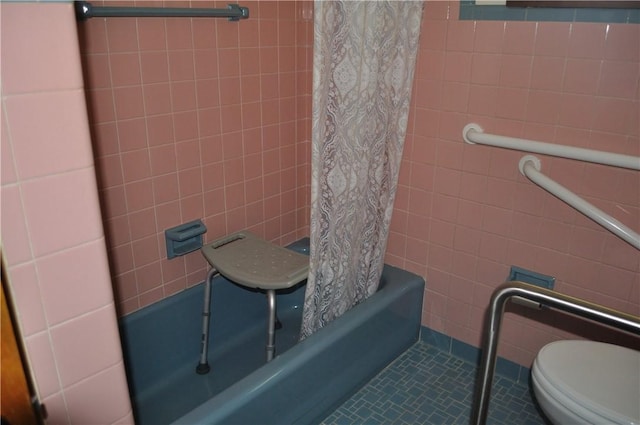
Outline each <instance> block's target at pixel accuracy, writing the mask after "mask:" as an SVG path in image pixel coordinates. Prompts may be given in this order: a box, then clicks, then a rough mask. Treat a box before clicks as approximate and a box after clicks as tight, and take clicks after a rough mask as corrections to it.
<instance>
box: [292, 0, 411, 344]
mask: <svg viewBox="0 0 640 425" xmlns="http://www.w3.org/2000/svg"><path fill="white" fill-rule="evenodd" d="M422 7H423V4H422V1H343V0H339V1H338V0H336V1H321V0H317V1H316V2H315V12H314V19H315V21H314V58H313V114H312V120H313V123H312V160H311V161H312V164H311V167H312V180H311V228H310V234H311V235H310V239H311V263H310V269H309V279H308V283H307V288H306V294H305V302H304V313H303V321H302V330H301V338H305V337H307V336H309V335H311V334H312V333H314V332H315V331H316V330H318V329H320V328H322V327H323V326H324V325H326V324H327V323H329V322H331V321H332V320H333V319H335V318H337V317H339V316H340V315H342V314H343V313H344V312H345V311H347V310H348V309H350V308H351V307H353V306H354V305H356V304H358V303H360V302H361V301H363V300H365V299H366V298H367V297H369V296H370V295H372V294H373V293H374V292H375V291H376V289H377V287H378V282H379V279H380V275H381V273H382V267H383V261H384V253H385V249H386V245H387V236H388V232H389V223H390V220H391V212H392V209H393V201H394V197H395V193H396V186H397V180H398V170H399V168H400V159H401V156H402V147H403V144H404V138H405V134H406V128H407V120H408V115H409V102H410V99H411V87H412V83H413V74H414V68H415V61H416V55H417V49H418V38H419V35H420V24H421V20H422Z"/></svg>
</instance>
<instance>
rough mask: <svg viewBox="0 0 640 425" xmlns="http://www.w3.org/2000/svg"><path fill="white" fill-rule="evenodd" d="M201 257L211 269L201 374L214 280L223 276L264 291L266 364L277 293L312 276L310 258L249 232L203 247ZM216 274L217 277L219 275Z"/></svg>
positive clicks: (269, 357)
mask: <svg viewBox="0 0 640 425" xmlns="http://www.w3.org/2000/svg"><path fill="white" fill-rule="evenodd" d="M202 255H204V257H205V258H206V260H207V261H208V262H209V264H210V265H211V267H212V269H211V271H210V272H209V274H208V275H207V280H206V282H205V285H206V287H205V299H204V312H203V334H202V337H203V341H202V342H203V344H202V353H201V359H200V364H199V365H198V369H196V370H197V371H198V373H207V372H208V371H209V366H208V365H207V345H208V333H209V305H210V298H211V279H212V278H213V277H214V276H215V274H217V273H220V274H221V275H222V276H223V277H225V278H227V279H228V280H230V281H232V282H234V283H237V284H239V285H242V286H245V287H247V288H253V289H260V290H264V291H265V292H266V295H267V303H268V316H267V344H266V352H267V361H268V362H269V361H271V360H272V359H273V356H274V352H275V327H276V291H277V290H279V289H286V288H290V287H292V286H295V285H296V284H298V283H300V282H302V281H303V280H305V279H306V278H307V275H308V273H309V257H308V256H307V255H304V254H300V253H297V252H295V251H292V250H289V249H286V248H282V247H279V246H277V245H275V244H272V243H270V242H268V241H266V240H264V239H261V238H259V237H258V236H256V235H254V234H253V233H250V232H248V231H240V232H236V233H233V234H231V235H228V236H225V237H223V238H220V239H218V240H216V241H214V242H211V243H209V244H206V245H204V246H203V247H202ZM216 272H217V273H216Z"/></svg>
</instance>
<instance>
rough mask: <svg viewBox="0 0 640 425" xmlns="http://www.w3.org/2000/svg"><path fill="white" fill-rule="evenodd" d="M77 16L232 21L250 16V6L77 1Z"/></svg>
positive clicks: (80, 17)
mask: <svg viewBox="0 0 640 425" xmlns="http://www.w3.org/2000/svg"><path fill="white" fill-rule="evenodd" d="M75 8H76V16H77V18H78V19H80V20H87V19H89V18H175V17H178V18H179V17H185V18H229V20H230V21H238V20H240V19H247V18H249V8H247V7H243V6H239V5H237V4H230V5H229V6H228V7H227V8H226V9H199V8H188V7H184V8H183V7H181V8H178V7H118V6H104V7H103V6H93V5H92V4H91V3H89V2H86V1H76V2H75Z"/></svg>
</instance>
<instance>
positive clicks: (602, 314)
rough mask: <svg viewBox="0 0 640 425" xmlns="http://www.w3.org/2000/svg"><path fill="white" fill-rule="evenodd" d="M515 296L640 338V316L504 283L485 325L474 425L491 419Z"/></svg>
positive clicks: (475, 399)
mask: <svg viewBox="0 0 640 425" xmlns="http://www.w3.org/2000/svg"><path fill="white" fill-rule="evenodd" d="M513 297H520V298H524V299H527V300H530V301H533V302H536V303H540V304H542V305H544V306H546V307H549V308H553V309H556V310H560V311H563V312H566V313H569V314H572V315H575V316H578V317H582V318H584V319H588V320H592V321H595V322H598V323H602V324H604V325H607V326H610V327H613V328H617V329H620V330H622V331H625V332H629V333H632V334H635V335H639V336H640V317H637V316H633V315H630V314H627V313H623V312H619V311H616V310H612V309H610V308H607V307H604V306H601V305H598V304H593V303H590V302H588V301H584V300H581V299H578V298H574V297H570V296H568V295H564V294H560V293H557V292H554V291H550V290H548V289H545V288H540V287H537V286H533V285H529V284H527V283H523V282H517V281H511V282H506V283H504V284H503V285H501V286H499V287H498V288H497V289H496V290H495V292H494V293H493V296H492V297H491V304H490V306H489V320H487V322H486V323H485V329H484V330H485V336H484V338H485V339H484V343H483V347H482V360H481V364H480V375H479V377H478V378H479V380H478V386H477V387H476V393H475V397H474V404H473V410H472V411H471V423H472V424H474V425H482V424H484V423H485V422H486V420H487V414H488V412H489V400H490V398H491V384H492V383H493V374H494V369H495V363H496V355H497V349H498V338H499V337H500V325H501V324H502V316H503V313H504V307H505V304H506V303H507V301H509V300H510V299H512V298H513Z"/></svg>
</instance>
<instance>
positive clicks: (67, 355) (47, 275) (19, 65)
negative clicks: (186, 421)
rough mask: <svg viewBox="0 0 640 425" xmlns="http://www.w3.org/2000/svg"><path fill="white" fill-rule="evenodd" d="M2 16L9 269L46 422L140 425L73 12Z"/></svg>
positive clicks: (55, 7) (39, 7) (17, 7)
mask: <svg viewBox="0 0 640 425" xmlns="http://www.w3.org/2000/svg"><path fill="white" fill-rule="evenodd" d="M0 15H1V20H2V104H1V108H0V109H1V123H0V127H1V129H2V132H1V137H0V139H1V145H2V153H1V159H2V180H1V194H2V200H1V212H2V248H3V249H2V251H3V252H2V254H3V260H4V261H3V266H5V265H6V266H7V275H8V280H9V282H8V283H9V292H10V294H11V296H12V298H13V301H14V305H15V308H16V312H17V321H18V324H19V327H20V330H21V334H22V337H23V340H24V345H25V348H26V353H27V356H28V360H29V363H30V366H31V370H32V372H33V377H34V380H35V384H36V387H37V392H38V396H39V397H40V401H42V402H43V403H44V404H45V406H46V409H47V412H48V414H49V418H48V421H49V423H59V424H87V423H104V424H108V423H112V424H115V423H133V417H132V412H131V405H130V402H129V393H128V389H127V382H126V376H125V371H124V365H123V361H122V352H121V349H120V340H119V335H118V329H117V322H116V313H115V303H114V300H113V292H112V289H111V282H110V278H109V269H108V262H107V253H106V247H105V239H104V236H103V230H102V222H101V219H100V209H99V202H98V195H97V186H96V179H95V170H94V165H93V158H92V155H91V141H90V136H89V128H88V125H87V111H86V106H85V100H84V92H83V81H82V71H81V66H80V55H79V52H78V48H77V45H78V41H77V34H76V29H75V17H74V12H73V5H72V4H71V3H55V4H54V3H46V4H42V3H27V2H23V3H6V2H4V3H1V4H0ZM3 283H4V282H3Z"/></svg>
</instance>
